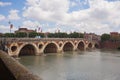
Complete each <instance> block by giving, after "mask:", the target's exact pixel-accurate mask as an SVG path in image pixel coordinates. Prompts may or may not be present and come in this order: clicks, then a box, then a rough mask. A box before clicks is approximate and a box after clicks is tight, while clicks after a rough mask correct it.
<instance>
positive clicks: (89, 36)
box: [84, 32, 101, 41]
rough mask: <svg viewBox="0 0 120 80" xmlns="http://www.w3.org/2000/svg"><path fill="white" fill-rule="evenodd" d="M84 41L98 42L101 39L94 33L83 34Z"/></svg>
mask: <svg viewBox="0 0 120 80" xmlns="http://www.w3.org/2000/svg"><path fill="white" fill-rule="evenodd" d="M84 39H87V40H90V41H100V40H101V37H100V36H99V35H96V34H95V33H86V32H85V33H84Z"/></svg>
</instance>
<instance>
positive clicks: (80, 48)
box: [77, 41, 85, 50]
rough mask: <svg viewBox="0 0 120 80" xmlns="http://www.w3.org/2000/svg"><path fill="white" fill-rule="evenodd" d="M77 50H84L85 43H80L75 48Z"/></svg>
mask: <svg viewBox="0 0 120 80" xmlns="http://www.w3.org/2000/svg"><path fill="white" fill-rule="evenodd" d="M77 49H78V50H84V49H85V43H84V41H80V42H79V43H78V46H77Z"/></svg>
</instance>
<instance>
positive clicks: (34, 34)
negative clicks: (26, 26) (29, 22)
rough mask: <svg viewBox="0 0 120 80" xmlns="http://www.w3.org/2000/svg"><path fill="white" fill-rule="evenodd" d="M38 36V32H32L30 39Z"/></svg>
mask: <svg viewBox="0 0 120 80" xmlns="http://www.w3.org/2000/svg"><path fill="white" fill-rule="evenodd" d="M36 36H38V33H37V32H31V33H29V37H30V38H35V37H36Z"/></svg>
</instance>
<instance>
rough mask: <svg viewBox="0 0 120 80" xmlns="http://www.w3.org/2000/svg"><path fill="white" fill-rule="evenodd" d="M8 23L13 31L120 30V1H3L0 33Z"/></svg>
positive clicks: (5, 28) (1, 0)
mask: <svg viewBox="0 0 120 80" xmlns="http://www.w3.org/2000/svg"><path fill="white" fill-rule="evenodd" d="M9 22H10V23H11V24H13V28H11V32H14V31H15V30H18V28H28V29H33V30H37V31H38V32H39V31H41V30H42V31H43V32H53V33H54V32H56V31H57V30H60V31H61V32H67V33H70V32H82V33H84V32H87V33H96V34H103V33H110V32H119V33H120V0H0V33H9V32H10V24H9ZM39 29H41V30H39Z"/></svg>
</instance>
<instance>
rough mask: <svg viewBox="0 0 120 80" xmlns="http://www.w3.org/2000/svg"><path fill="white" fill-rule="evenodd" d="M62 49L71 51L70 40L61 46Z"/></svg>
mask: <svg viewBox="0 0 120 80" xmlns="http://www.w3.org/2000/svg"><path fill="white" fill-rule="evenodd" d="M63 51H73V44H72V43H71V42H67V43H65V44H64V46H63Z"/></svg>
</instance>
